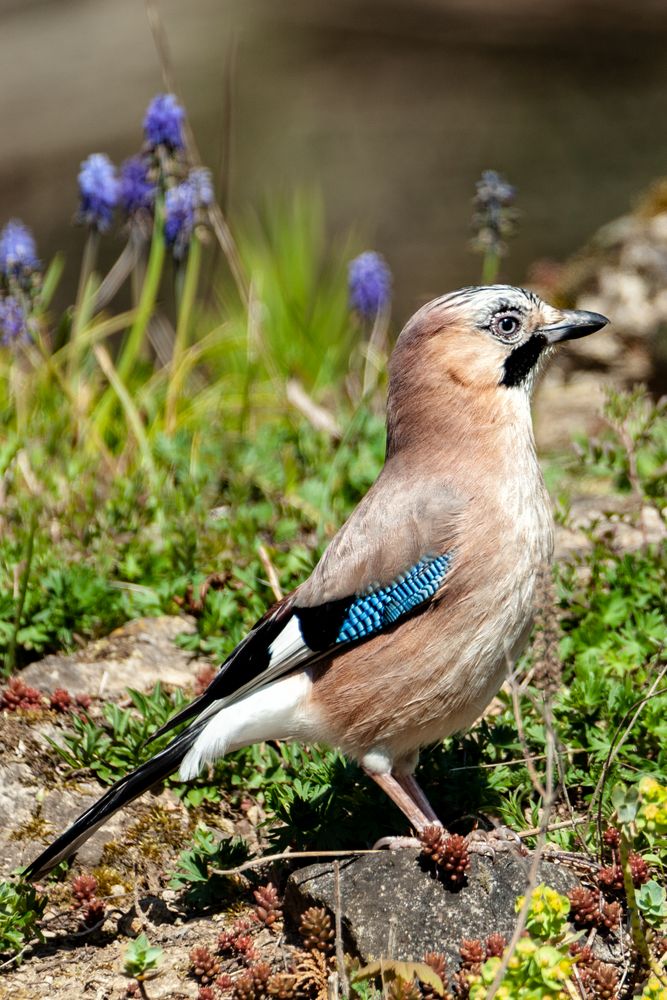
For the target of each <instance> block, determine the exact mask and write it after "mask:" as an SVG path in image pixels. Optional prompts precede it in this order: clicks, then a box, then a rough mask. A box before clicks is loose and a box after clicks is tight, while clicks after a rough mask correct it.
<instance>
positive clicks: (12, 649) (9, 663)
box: [4, 509, 37, 677]
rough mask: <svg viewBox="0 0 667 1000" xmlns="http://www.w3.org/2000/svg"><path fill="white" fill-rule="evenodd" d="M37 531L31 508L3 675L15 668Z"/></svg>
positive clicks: (34, 513)
mask: <svg viewBox="0 0 667 1000" xmlns="http://www.w3.org/2000/svg"><path fill="white" fill-rule="evenodd" d="M36 532H37V511H36V510H34V509H33V511H32V513H31V515H30V526H29V528H28V540H27V542H26V553H25V565H24V567H23V573H22V574H21V586H20V588H19V599H18V601H17V602H16V612H15V614H14V626H13V628H12V634H11V635H10V637H9V646H8V647H7V652H6V654H5V669H4V674H5V677H8V676H9V674H11V673H12V672H13V671H14V670H15V669H16V647H17V645H18V635H19V630H20V628H21V616H22V615H23V608H24V606H25V599H26V595H27V593H28V582H29V580H30V570H31V568H32V557H33V553H34V551H35V534H36Z"/></svg>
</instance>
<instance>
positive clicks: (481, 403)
mask: <svg viewBox="0 0 667 1000" xmlns="http://www.w3.org/2000/svg"><path fill="white" fill-rule="evenodd" d="M606 323H607V319H606V318H605V317H604V316H600V315H598V314H597V313H592V312H583V311H573V310H561V309H555V308H553V307H552V306H550V305H547V303H545V302H543V301H542V300H541V299H540V298H539V297H538V296H537V295H535V294H534V293H533V292H530V291H526V290H524V289H521V288H513V287H511V286H509V285H490V286H484V287H473V288H463V289H460V290H459V291H456V292H452V293H451V294H450V295H444V296H442V297H441V298H438V299H435V300H434V301H433V302H429V303H428V304H427V305H425V306H424V307H423V308H422V309H420V310H419V312H417V313H416V315H414V316H413V317H412V319H411V320H409V322H408V323H407V325H406V327H405V329H404V330H403V332H402V333H401V335H400V337H399V339H398V342H397V344H396V347H395V350H394V352H393V355H392V358H391V362H390V382H389V393H388V400H387V449H386V459H385V463H384V467H383V468H382V471H381V472H380V474H379V476H378V478H377V480H376V482H375V483H374V485H373V486H372V487H371V489H370V490H369V491H368V493H367V494H366V496H365V497H364V498H363V500H362V501H361V503H360V504H359V505H358V507H357V508H356V510H355V511H354V512H353V513H352V514H351V516H350V517H349V518H348V520H347V522H346V523H345V524H344V525H343V527H342V528H341V529H340V530H339V531H338V533H337V534H336V535H335V537H334V538H333V540H332V541H331V543H330V544H329V546H328V548H327V549H326V551H325V552H324V555H323V556H322V558H321V559H320V561H319V562H318V564H317V566H316V567H315V569H314V570H313V572H312V573H311V575H310V576H309V578H308V579H307V580H306V581H305V582H304V583H302V584H301V585H300V586H299V587H297V588H296V590H294V591H293V592H292V593H291V594H289V595H288V596H287V597H285V598H284V599H283V600H281V601H279V602H278V604H276V605H275V606H274V607H273V608H271V609H270V610H269V611H268V612H267V613H266V614H265V615H264V617H263V618H261V619H260V621H258V622H257V624H256V625H255V626H254V628H253V629H252V630H251V631H250V632H249V633H248V635H247V636H246V637H245V639H244V640H243V641H242V642H241V643H240V644H239V645H238V646H237V647H236V649H235V650H234V651H233V652H232V653H231V654H230V655H229V656H228V657H227V659H226V660H225V662H224V663H223V664H222V666H221V667H220V670H219V672H218V673H217V675H216V676H215V678H214V679H213V681H212V682H211V683H210V685H209V686H208V688H207V689H206V691H204V693H203V694H202V695H200V696H199V697H198V698H196V699H195V700H194V701H193V702H192V703H191V704H190V705H188V706H187V707H186V708H185V709H183V710H182V711H181V712H179V713H178V714H177V715H176V716H175V717H174V718H172V719H171V720H170V722H169V723H168V724H167V725H166V726H165V727H164V729H165V730H167V729H170V728H171V727H173V726H175V725H177V724H178V723H182V722H184V721H188V720H189V725H188V726H187V727H186V728H185V729H184V730H183V731H182V732H181V733H180V734H179V735H177V736H176V737H175V738H174V739H173V740H172V742H171V743H170V744H169V745H168V746H167V747H166V748H165V749H164V750H161V751H160V752H159V753H157V754H156V755H155V756H154V757H153V758H152V759H151V760H150V761H148V762H147V763H145V764H142V765H141V766H140V767H138V768H137V769H136V770H134V771H132V772H131V773H130V774H128V775H127V776H126V777H124V778H122V779H121V780H120V781H118V782H117V783H116V784H115V785H114V786H113V787H112V788H111V789H110V790H109V791H108V792H106V794H105V795H103V796H102V798H101V799H99V801H98V802H96V803H95V804H94V805H93V806H91V807H90V808H89V809H88V810H87V811H86V812H84V813H83V814H82V815H81V816H80V817H79V819H77V820H76V822H75V823H74V824H73V825H72V826H71V827H70V828H69V830H67V831H66V832H65V833H63V834H62V835H61V836H60V837H59V838H58V839H57V840H56V841H55V842H54V843H53V844H52V845H51V846H50V847H48V848H47V849H46V850H45V851H44V852H43V853H42V854H41V855H40V856H39V857H38V858H37V859H36V860H35V861H33V863H32V864H31V865H30V867H29V868H28V869H27V872H26V875H27V877H28V878H32V879H35V878H38V877H39V876H41V875H43V874H45V873H46V872H48V871H49V870H50V869H51V868H53V867H54V865H56V864H58V862H59V861H62V860H63V859H65V858H68V857H69V856H70V855H72V854H73V853H74V852H75V851H76V850H77V849H78V847H79V846H80V845H81V843H82V842H83V841H84V840H86V838H87V837H89V836H90V835H91V833H93V831H95V830H96V829H97V828H98V827H99V826H101V824H103V823H104V821H105V820H106V819H107V818H108V817H109V816H111V815H112V813H114V812H116V810H117V809H120V808H121V807H122V806H124V805H125V804H126V803H128V802H130V801H132V800H133V799H134V798H136V797H137V796H138V795H140V794H141V793H142V792H144V791H146V789H148V788H150V787H151V786H152V785H154V784H155V783H156V782H158V781H161V780H163V779H164V778H166V777H167V776H168V775H170V774H171V773H172V772H173V771H175V770H176V769H177V768H179V767H180V775H181V778H182V779H183V780H188V779H189V778H193V777H195V776H196V775H197V774H198V773H199V772H200V771H201V769H202V768H203V767H204V766H205V765H207V764H210V763H211V762H213V761H215V760H216V759H217V758H219V757H222V756H223V755H224V754H226V753H228V752H229V751H231V750H235V749H238V748H240V747H244V746H247V745H248V744H251V743H254V742H257V741H259V740H300V741H304V742H324V743H327V744H330V745H331V746H335V747H339V748H340V749H341V750H342V751H343V752H344V753H345V754H347V755H348V756H349V757H351V758H353V759H354V760H356V761H358V763H359V764H360V765H361V767H362V768H363V769H364V771H365V772H366V773H367V774H368V775H370V777H371V778H373V780H374V781H376V782H377V783H378V784H379V785H380V787H381V788H383V789H384V791H385V792H386V793H387V794H388V795H389V796H390V797H391V798H392V799H393V801H394V802H395V803H396V805H397V806H398V807H399V808H400V809H401V810H402V811H403V813H404V814H405V816H406V817H407V818H408V819H409V821H410V823H411V824H412V826H413V827H415V829H416V830H417V831H420V830H422V829H423V828H424V827H425V826H426V825H429V824H433V823H439V820H438V817H437V816H436V815H435V813H434V811H433V809H432V808H431V806H430V804H429V802H428V800H427V798H426V796H425V795H424V793H423V792H422V790H421V789H420V787H419V785H418V784H417V782H416V780H415V777H414V771H415V766H416V763H417V758H418V753H419V749H420V747H423V746H425V745H427V744H430V743H434V742H436V741H438V740H442V739H443V738H444V737H446V736H448V735H450V734H451V733H454V732H456V731H459V730H462V729H465V728H466V727H468V726H470V725H471V724H472V723H473V722H474V720H475V719H476V718H477V717H478V716H479V715H480V713H481V712H482V711H483V709H484V708H485V706H486V705H487V704H488V703H489V701H490V700H491V698H492V697H493V695H494V694H495V693H496V692H497V691H498V689H499V688H500V686H501V684H502V682H503V679H504V677H505V676H506V673H507V665H508V662H512V661H513V660H514V659H515V658H516V657H517V655H518V654H519V652H520V651H521V649H522V648H523V646H524V644H525V643H526V640H527V637H528V633H529V631H530V627H531V620H532V616H533V604H534V597H535V589H536V584H537V580H538V576H539V574H540V571H541V569H542V567H543V566H544V564H545V563H548V561H549V560H550V558H551V554H552V549H553V522H552V515H551V507H550V502H549V497H548V495H547V491H546V488H545V486H544V481H543V479H542V474H541V471H540V467H539V464H538V461H537V456H536V452H535V441H534V437H533V428H532V421H531V413H530V400H531V395H532V390H533V386H534V384H535V378H536V375H537V372H538V369H539V367H540V365H541V363H542V362H543V361H544V360H545V359H546V358H547V357H548V356H549V355H550V354H551V353H552V350H553V346H554V345H555V344H558V343H560V342H561V341H564V340H572V339H574V338H577V337H584V336H586V335H588V334H590V333H593V332H595V331H596V330H600V329H601V328H602V327H603V326H604V325H605V324H606ZM156 735H157V734H156Z"/></svg>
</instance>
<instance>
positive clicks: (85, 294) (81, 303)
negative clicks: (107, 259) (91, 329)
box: [69, 228, 100, 374]
mask: <svg viewBox="0 0 667 1000" xmlns="http://www.w3.org/2000/svg"><path fill="white" fill-rule="evenodd" d="M99 246H100V234H99V233H98V231H97V230H96V229H92V228H91V229H89V230H88V236H87V237H86V242H85V244H84V248H83V256H82V257H81V270H80V271H79V285H78V288H77V291H76V302H75V305H74V316H73V319H72V332H71V335H70V340H71V341H72V343H73V344H75V345H77V346H76V347H75V349H74V350H73V351H72V354H71V355H70V363H69V370H70V374H74V372H75V371H76V369H77V366H78V362H79V353H80V352H79V351H78V349H77V348H78V344H77V342H78V340H79V337H80V335H81V331H82V330H83V329H84V328H85V326H86V324H87V322H88V320H89V319H90V316H91V315H92V308H93V302H94V298H93V296H92V295H91V294H90V288H89V284H90V279H91V278H92V276H93V274H94V273H95V265H96V264H97V252H98V250H99Z"/></svg>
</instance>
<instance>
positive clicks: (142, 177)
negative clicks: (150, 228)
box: [120, 156, 155, 216]
mask: <svg viewBox="0 0 667 1000" xmlns="http://www.w3.org/2000/svg"><path fill="white" fill-rule="evenodd" d="M154 201H155V185H154V184H151V182H150V181H149V179H148V164H147V163H146V160H144V158H143V157H142V156H131V157H130V158H129V160H125V162H124V163H123V165H122V166H121V168H120V203H121V205H122V206H123V209H124V211H125V213H126V214H127V215H130V216H131V215H136V213H137V212H150V211H151V210H152V208H153V203H154Z"/></svg>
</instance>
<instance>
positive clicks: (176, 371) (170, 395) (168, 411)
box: [165, 236, 201, 434]
mask: <svg viewBox="0 0 667 1000" xmlns="http://www.w3.org/2000/svg"><path fill="white" fill-rule="evenodd" d="M200 268H201V243H200V242H199V240H198V239H197V237H196V236H193V238H192V242H191V244H190V249H189V251H188V261H187V264H186V267H185V275H184V278H183V287H182V290H181V296H180V302H179V308H178V321H177V324H176V337H175V339H174V349H173V353H172V356H171V364H170V366H169V384H168V386H167V400H166V404H165V428H166V431H167V433H168V434H173V432H174V430H175V429H176V400H177V398H178V393H179V390H180V388H181V385H182V382H183V366H182V360H183V354H184V352H185V349H186V347H187V343H188V332H189V329H190V320H191V318H192V307H193V306H194V302H195V296H196V294H197V285H198V282H199V271H200Z"/></svg>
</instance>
